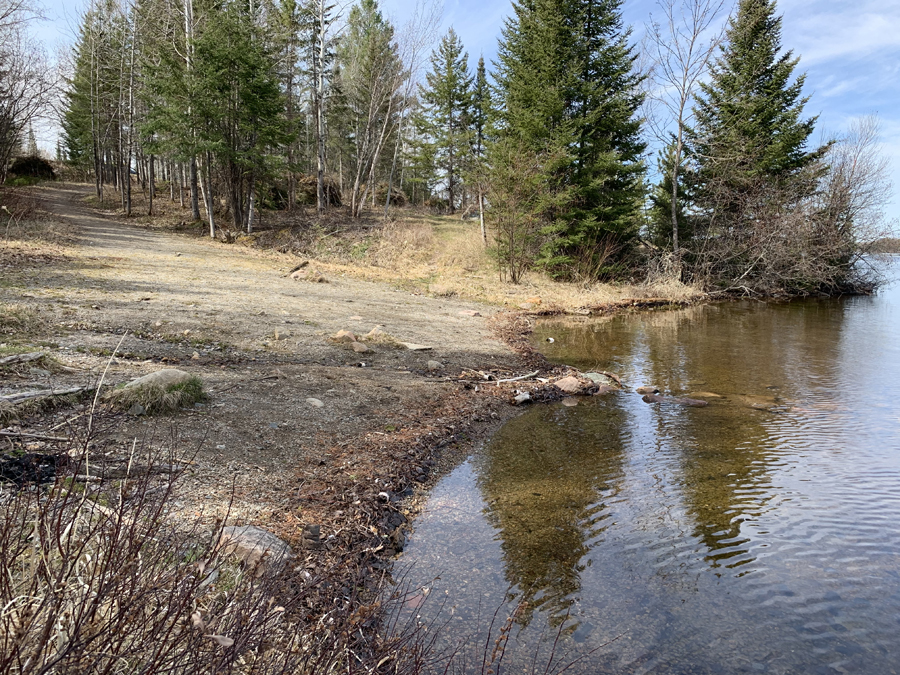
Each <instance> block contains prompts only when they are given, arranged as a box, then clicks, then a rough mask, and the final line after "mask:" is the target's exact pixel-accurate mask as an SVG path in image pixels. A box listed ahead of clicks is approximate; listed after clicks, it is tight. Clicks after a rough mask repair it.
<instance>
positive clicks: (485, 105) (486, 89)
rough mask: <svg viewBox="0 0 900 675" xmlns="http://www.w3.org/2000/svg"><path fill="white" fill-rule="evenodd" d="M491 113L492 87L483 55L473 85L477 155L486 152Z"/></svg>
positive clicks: (479, 60)
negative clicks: (485, 143) (485, 146)
mask: <svg viewBox="0 0 900 675" xmlns="http://www.w3.org/2000/svg"><path fill="white" fill-rule="evenodd" d="M490 115H491V87H490V85H489V84H488V80H487V69H486V68H485V66H484V57H483V56H481V57H479V58H478V67H477V68H476V69H475V83H474V85H473V87H472V132H473V138H472V142H473V147H472V152H473V153H474V154H475V156H476V157H481V156H482V155H483V154H484V142H485V136H486V135H487V125H488V120H489V119H490Z"/></svg>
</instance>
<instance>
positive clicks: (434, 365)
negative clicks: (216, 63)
mask: <svg viewBox="0 0 900 675" xmlns="http://www.w3.org/2000/svg"><path fill="white" fill-rule="evenodd" d="M425 367H426V368H428V370H432V371H434V370H443V369H444V364H443V363H441V362H440V361H429V362H428V363H426V364H425Z"/></svg>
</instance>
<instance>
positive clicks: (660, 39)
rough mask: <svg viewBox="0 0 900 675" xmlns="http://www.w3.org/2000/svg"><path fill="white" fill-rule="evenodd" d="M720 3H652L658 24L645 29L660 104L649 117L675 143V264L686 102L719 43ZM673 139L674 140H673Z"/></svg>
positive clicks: (688, 109) (663, 136)
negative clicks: (657, 12)
mask: <svg viewBox="0 0 900 675" xmlns="http://www.w3.org/2000/svg"><path fill="white" fill-rule="evenodd" d="M724 4H725V0H657V6H658V7H659V8H660V10H661V13H662V18H661V21H654V20H652V18H651V22H650V24H649V25H648V26H647V52H648V55H649V57H650V59H651V61H652V70H651V73H652V77H651V81H652V83H653V85H654V89H653V91H652V92H651V96H650V98H651V100H652V101H653V102H655V103H656V104H658V105H659V106H661V107H662V108H663V109H664V110H665V112H666V114H665V115H664V116H663V119H653V117H652V116H651V128H653V129H654V131H655V132H656V135H657V136H658V138H659V140H660V141H663V142H666V140H665V139H672V140H673V141H674V148H673V157H672V163H671V164H672V168H671V172H672V175H671V176H669V178H670V179H671V182H672V186H671V188H672V194H671V200H672V203H671V221H672V251H673V253H674V255H675V258H676V266H677V265H678V259H679V256H680V251H679V241H678V229H679V228H678V225H679V223H678V200H679V193H678V190H679V179H680V171H681V166H682V163H683V162H684V146H685V130H686V128H687V127H688V125H689V123H690V116H691V101H692V99H693V96H694V92H695V90H696V88H697V85H698V84H699V83H700V81H701V80H702V78H703V77H704V75H705V74H706V72H707V69H708V67H709V63H710V60H711V59H712V56H713V54H714V53H715V50H716V48H717V47H718V46H719V44H720V43H721V41H722V37H723V35H724V27H725V23H724V22H722V23H721V25H718V26H717V25H716V23H717V22H718V21H720V20H721V18H722V8H723V6H724ZM673 137H674V138H673Z"/></svg>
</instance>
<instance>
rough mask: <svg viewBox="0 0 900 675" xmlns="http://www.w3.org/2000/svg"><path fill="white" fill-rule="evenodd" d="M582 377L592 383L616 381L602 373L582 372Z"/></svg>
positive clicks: (601, 383)
mask: <svg viewBox="0 0 900 675" xmlns="http://www.w3.org/2000/svg"><path fill="white" fill-rule="evenodd" d="M582 377H585V378H587V379H589V380H590V381H591V382H593V383H594V384H600V385H604V384H616V381H615V380H614V379H613V378H611V377H610V376H609V375H604V374H603V373H584V374H583V375H582Z"/></svg>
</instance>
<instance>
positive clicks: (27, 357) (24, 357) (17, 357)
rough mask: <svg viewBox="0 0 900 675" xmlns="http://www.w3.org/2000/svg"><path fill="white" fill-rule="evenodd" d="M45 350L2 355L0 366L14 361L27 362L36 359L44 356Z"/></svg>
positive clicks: (8, 364)
mask: <svg viewBox="0 0 900 675" xmlns="http://www.w3.org/2000/svg"><path fill="white" fill-rule="evenodd" d="M46 355H47V354H46V352H29V353H28V354H13V355H12V356H4V357H3V358H2V359H0V366H10V365H12V364H14V363H28V362H29V361H37V360H38V359H40V358H41V357H42V356H46Z"/></svg>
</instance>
